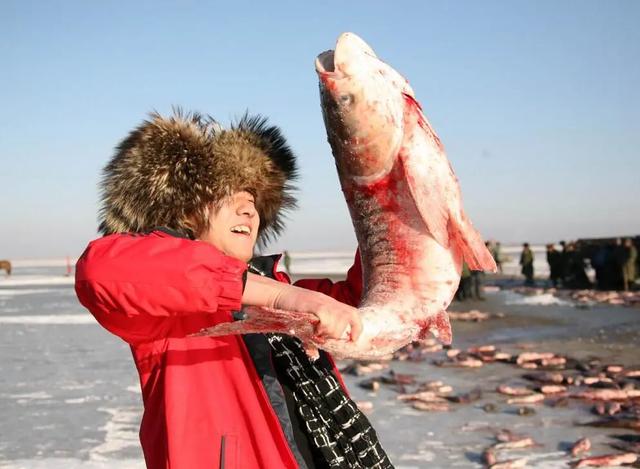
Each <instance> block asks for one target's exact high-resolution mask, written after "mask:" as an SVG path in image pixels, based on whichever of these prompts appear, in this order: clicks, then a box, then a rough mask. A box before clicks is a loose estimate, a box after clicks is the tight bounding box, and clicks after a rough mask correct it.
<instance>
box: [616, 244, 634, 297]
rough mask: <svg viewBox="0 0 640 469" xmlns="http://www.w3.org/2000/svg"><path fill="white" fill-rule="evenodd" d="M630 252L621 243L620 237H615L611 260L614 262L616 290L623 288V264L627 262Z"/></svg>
mask: <svg viewBox="0 0 640 469" xmlns="http://www.w3.org/2000/svg"><path fill="white" fill-rule="evenodd" d="M630 254H631V251H630V250H628V249H627V248H626V247H625V246H624V245H623V244H622V239H620V238H617V239H616V246H615V248H614V250H613V261H614V263H615V289H616V290H624V289H625V281H624V270H625V268H624V266H625V265H626V264H627V261H628V260H629V256H630Z"/></svg>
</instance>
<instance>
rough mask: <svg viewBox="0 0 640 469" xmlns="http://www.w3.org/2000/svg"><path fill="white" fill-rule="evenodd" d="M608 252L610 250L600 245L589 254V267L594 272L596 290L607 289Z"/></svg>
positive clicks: (604, 245)
mask: <svg viewBox="0 0 640 469" xmlns="http://www.w3.org/2000/svg"><path fill="white" fill-rule="evenodd" d="M609 251H610V249H609V247H608V246H607V245H606V244H600V245H599V246H597V247H596V248H595V249H594V250H593V252H592V254H591V258H590V262H591V267H593V270H594V271H595V275H596V286H597V288H598V290H606V289H607V277H606V267H607V262H608V257H609Z"/></svg>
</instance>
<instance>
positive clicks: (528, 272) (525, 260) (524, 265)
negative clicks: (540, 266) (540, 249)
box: [520, 243, 534, 287]
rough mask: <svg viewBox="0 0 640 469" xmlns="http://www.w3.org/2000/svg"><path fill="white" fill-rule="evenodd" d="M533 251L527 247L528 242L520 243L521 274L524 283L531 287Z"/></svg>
mask: <svg viewBox="0 0 640 469" xmlns="http://www.w3.org/2000/svg"><path fill="white" fill-rule="evenodd" d="M533 260H534V256H533V251H532V250H531V248H530V247H529V243H524V244H523V245H522V254H520V266H521V272H522V275H524V284H525V285H526V286H529V287H532V286H533V285H534V282H533Z"/></svg>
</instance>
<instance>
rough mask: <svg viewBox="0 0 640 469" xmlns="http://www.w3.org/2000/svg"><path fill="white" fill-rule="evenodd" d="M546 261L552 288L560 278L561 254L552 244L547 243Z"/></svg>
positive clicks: (556, 285) (557, 284)
mask: <svg viewBox="0 0 640 469" xmlns="http://www.w3.org/2000/svg"><path fill="white" fill-rule="evenodd" d="M547 263H548V264H549V281H550V282H551V285H553V287H554V288H557V287H558V286H559V285H560V282H561V280H562V255H561V254H560V252H558V251H557V250H556V248H555V246H554V245H553V244H547Z"/></svg>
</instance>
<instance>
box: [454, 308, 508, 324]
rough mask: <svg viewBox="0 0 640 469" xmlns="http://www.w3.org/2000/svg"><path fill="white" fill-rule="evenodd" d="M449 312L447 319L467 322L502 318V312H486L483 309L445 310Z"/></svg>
mask: <svg viewBox="0 0 640 469" xmlns="http://www.w3.org/2000/svg"><path fill="white" fill-rule="evenodd" d="M447 313H449V319H451V320H452V321H467V322H480V321H486V320H487V319H495V318H503V317H504V316H505V315H504V313H488V312H485V311H479V310H477V309H472V310H470V311H465V312H458V311H451V310H449V311H447Z"/></svg>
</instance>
